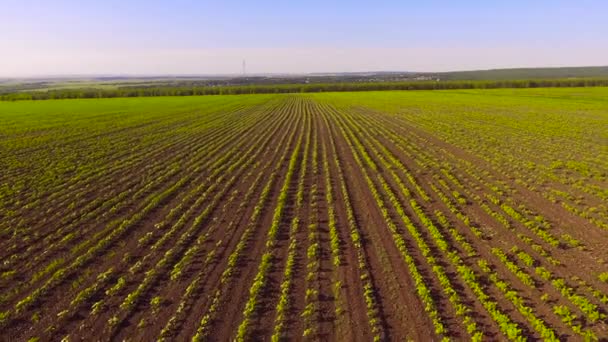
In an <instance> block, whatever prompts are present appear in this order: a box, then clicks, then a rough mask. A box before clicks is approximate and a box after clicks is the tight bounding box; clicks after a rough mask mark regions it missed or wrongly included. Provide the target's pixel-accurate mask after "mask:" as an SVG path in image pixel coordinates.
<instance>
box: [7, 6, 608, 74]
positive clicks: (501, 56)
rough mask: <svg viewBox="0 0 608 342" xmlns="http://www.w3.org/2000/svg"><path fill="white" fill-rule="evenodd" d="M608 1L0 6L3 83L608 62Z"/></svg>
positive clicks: (568, 64)
mask: <svg viewBox="0 0 608 342" xmlns="http://www.w3.org/2000/svg"><path fill="white" fill-rule="evenodd" d="M607 15H608V1H604V0H602V1H599V0H598V1H591V0H578V1H561V0H553V1H546V0H511V1H488V0H486V1H476V0H459V1H455V0H454V1H440V0H427V1H407V0H402V1H358V0H351V1H331V0H324V1H318V0H307V1H289V0H284V1H267V0H257V1H236V0H215V1H206V0H173V1H160V0H145V1H144V0H105V1H90V0H80V1H76V0H46V1H42V0H0V77H19V76H53V75H161V74H172V75H185V74H239V73H241V72H242V62H243V60H245V61H246V72H247V73H248V74H259V73H308V72H354V71H451V70H473V69H491V68H511V67H552V66H588V65H608V20H607V19H606V17H607Z"/></svg>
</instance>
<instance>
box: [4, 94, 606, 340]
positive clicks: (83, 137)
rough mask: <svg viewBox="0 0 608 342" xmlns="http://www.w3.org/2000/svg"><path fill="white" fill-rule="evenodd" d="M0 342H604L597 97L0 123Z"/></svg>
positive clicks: (235, 107)
mask: <svg viewBox="0 0 608 342" xmlns="http://www.w3.org/2000/svg"><path fill="white" fill-rule="evenodd" d="M0 170H1V173H0V260H1V263H0V295H1V297H0V334H1V336H0V340H3V341H28V340H29V341H36V340H37V339H39V340H40V341H46V340H62V339H64V338H66V339H64V341H77V340H86V341H90V340H116V341H122V340H131V341H152V340H158V341H169V340H176V341H185V340H192V341H205V340H217V341H224V340H239V341H240V340H273V341H277V340H284V339H289V340H294V339H295V340H302V339H303V340H341V341H358V340H362V341H366V340H400V341H402V340H415V341H430V340H435V341H438V340H442V339H443V340H477V341H480V340H517V341H519V340H584V339H586V340H590V341H593V340H602V339H604V340H606V339H608V320H607V314H608V88H567V89H542V88H539V89H501V90H453V91H417V92H398V91H395V92H391V91H386V92H358V93H348V92H343V93H317V94H277V95H274V94H272V95H271V94H265V95H239V96H205V97H155V98H132V99H92V100H86V99H79V100H48V101H39V102H35V101H21V102H19V101H18V102H3V103H0Z"/></svg>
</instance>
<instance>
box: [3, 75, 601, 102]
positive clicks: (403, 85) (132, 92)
mask: <svg viewBox="0 0 608 342" xmlns="http://www.w3.org/2000/svg"><path fill="white" fill-rule="evenodd" d="M601 86H604V87H605V86H608V79H604V78H601V79H600V78H581V79H544V80H540V79H538V80H500V81H408V82H357V83H350V82H343V83H314V84H268V85H239V86H190V87H179V86H177V87H176V86H160V87H149V86H142V87H137V86H130V87H119V88H116V89H90V88H80V89H57V90H48V91H25V92H15V93H10V94H3V95H0V100H2V101H17V100H50V99H89V98H112V97H148V96H197V95H239V94H272V93H318V92H340V91H379V90H445V89H494V88H544V87H601Z"/></svg>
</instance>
